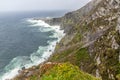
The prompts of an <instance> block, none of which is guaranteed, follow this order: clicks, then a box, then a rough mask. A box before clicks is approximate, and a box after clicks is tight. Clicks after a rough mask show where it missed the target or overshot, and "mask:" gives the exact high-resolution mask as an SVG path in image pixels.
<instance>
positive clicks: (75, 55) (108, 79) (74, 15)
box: [26, 0, 120, 80]
mask: <svg viewBox="0 0 120 80" xmlns="http://www.w3.org/2000/svg"><path fill="white" fill-rule="evenodd" d="M45 22H47V23H49V24H50V25H61V29H64V30H65V33H66V36H65V37H64V38H63V39H62V40H61V41H60V43H58V44H57V46H56V49H55V52H54V54H53V55H52V56H51V57H50V58H49V60H48V61H50V62H52V63H56V62H57V63H60V62H70V63H72V64H74V65H77V66H78V67H79V68H80V69H81V70H82V71H84V72H87V73H90V74H92V75H94V76H96V77H100V78H102V80H117V79H118V80H119V79H120V77H119V75H120V0H92V1H91V2H90V3H88V4H87V5H86V6H84V7H82V8H81V9H79V10H77V11H73V12H69V13H67V14H65V15H64V16H63V17H60V18H52V19H46V20H45ZM31 73H34V72H28V73H27V75H26V76H29V75H31Z"/></svg>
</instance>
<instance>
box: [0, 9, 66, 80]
mask: <svg viewBox="0 0 120 80" xmlns="http://www.w3.org/2000/svg"><path fill="white" fill-rule="evenodd" d="M64 13H65V11H54V12H33V13H32V12H26V13H11V14H8V15H6V14H7V13H6V14H4V15H2V16H0V80H3V79H5V78H8V77H10V76H11V77H12V76H14V75H15V74H16V71H18V70H19V69H21V68H22V67H24V66H25V67H30V66H32V65H37V64H39V63H40V62H42V61H44V59H45V58H48V57H49V55H50V54H51V52H53V51H54V48H55V47H53V46H55V44H56V42H57V41H59V40H60V39H61V38H62V36H63V32H62V31H60V30H59V26H54V27H51V26H49V25H48V24H46V23H44V22H43V21H34V20H32V18H34V17H37V18H38V17H39V18H41V17H42V18H43V17H58V16H62V15H63V14H64ZM38 23H39V25H38ZM35 24H37V25H35ZM59 34H60V35H59ZM49 51H51V52H49ZM13 73H14V74H13Z"/></svg>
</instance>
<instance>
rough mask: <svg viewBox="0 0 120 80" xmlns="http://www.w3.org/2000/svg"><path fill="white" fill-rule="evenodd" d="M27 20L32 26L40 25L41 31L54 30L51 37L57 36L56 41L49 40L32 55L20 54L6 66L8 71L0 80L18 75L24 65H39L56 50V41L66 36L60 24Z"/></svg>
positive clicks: (28, 66) (26, 66)
mask: <svg viewBox="0 0 120 80" xmlns="http://www.w3.org/2000/svg"><path fill="white" fill-rule="evenodd" d="M27 22H29V23H30V24H31V26H32V27H39V30H40V31H41V32H47V31H53V32H54V34H53V35H52V36H50V37H52V38H56V40H54V41H48V44H49V45H48V46H39V47H38V50H37V51H36V52H33V53H32V54H31V55H30V56H18V57H16V58H14V59H13V60H12V61H11V62H10V63H9V64H8V65H7V66H6V67H5V70H6V71H7V72H6V73H5V74H3V76H2V77H1V78H0V80H6V79H11V78H13V77H15V76H16V75H18V70H21V68H22V67H25V68H30V67H32V66H34V65H38V64H40V63H42V62H44V61H45V60H46V59H48V58H49V57H50V55H51V54H52V53H53V52H54V49H55V46H56V43H57V42H59V41H60V40H61V39H62V38H63V37H64V35H65V34H64V31H63V30H61V29H60V26H59V25H57V26H50V25H49V24H47V23H45V22H44V21H42V20H35V19H28V20H27Z"/></svg>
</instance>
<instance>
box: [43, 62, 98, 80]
mask: <svg viewBox="0 0 120 80" xmlns="http://www.w3.org/2000/svg"><path fill="white" fill-rule="evenodd" d="M41 80H100V79H97V78H95V77H93V76H91V75H89V74H87V73H84V72H82V71H80V70H79V68H78V67H77V66H74V65H71V64H70V63H63V64H58V65H57V66H55V67H53V68H52V69H51V70H49V71H47V72H46V73H45V74H44V75H43V76H42V78H41Z"/></svg>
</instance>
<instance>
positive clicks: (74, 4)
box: [0, 0, 90, 13]
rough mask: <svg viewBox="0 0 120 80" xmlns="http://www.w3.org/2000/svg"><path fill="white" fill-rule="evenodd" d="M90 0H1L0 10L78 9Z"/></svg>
mask: <svg viewBox="0 0 120 80" xmlns="http://www.w3.org/2000/svg"><path fill="white" fill-rule="evenodd" d="M89 1H90V0H76V1H75V0H66V1H63V0H44V1H43V0H9V1H8V0H4V1H0V12H1V13H2V12H22V11H26V12H27V11H55V10H68V11H71V10H76V9H79V8H80V7H82V6H84V5H85V4H87V3H88V2H89Z"/></svg>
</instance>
